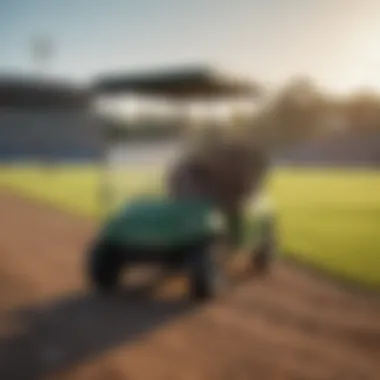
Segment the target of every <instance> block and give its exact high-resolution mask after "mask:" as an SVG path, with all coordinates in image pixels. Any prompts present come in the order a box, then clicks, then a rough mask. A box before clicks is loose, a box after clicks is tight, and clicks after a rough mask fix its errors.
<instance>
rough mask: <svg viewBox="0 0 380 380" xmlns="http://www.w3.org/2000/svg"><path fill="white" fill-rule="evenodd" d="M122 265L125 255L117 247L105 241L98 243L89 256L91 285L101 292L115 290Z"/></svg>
mask: <svg viewBox="0 0 380 380" xmlns="http://www.w3.org/2000/svg"><path fill="white" fill-rule="evenodd" d="M122 267H123V257H122V254H121V252H120V250H119V249H117V247H115V246H113V245H111V244H105V243H98V244H96V245H95V247H94V248H93V249H92V250H91V251H90V257H89V266H88V272H89V273H88V275H89V277H90V282H91V285H92V286H93V287H94V288H95V289H96V290H98V291H101V292H110V291H112V290H115V288H116V287H117V285H118V281H119V275H120V272H121V269H122Z"/></svg>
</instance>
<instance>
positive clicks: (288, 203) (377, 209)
mask: <svg viewBox="0 0 380 380" xmlns="http://www.w3.org/2000/svg"><path fill="white" fill-rule="evenodd" d="M159 177H160V172H159V171H156V170H151V171H149V170H146V169H145V170H141V169H138V168H133V169H132V168H129V169H123V178H125V181H124V183H123V186H121V187H120V189H119V190H120V191H124V192H125V193H126V194H128V196H132V195H134V194H139V193H140V192H141V191H145V190H146V189H148V188H152V187H153V186H157V184H158V178H159ZM100 178H101V177H100V174H99V170H98V169H97V168H96V167H93V166H76V167H60V168H58V169H55V170H54V169H53V170H52V171H47V170H43V169H39V168H37V167H33V166H29V167H27V166H19V167H18V166H14V167H6V166H4V167H0V186H5V187H8V188H11V189H12V190H14V191H17V192H19V193H21V194H24V195H27V196H29V197H34V198H36V199H39V200H43V201H46V202H51V203H54V204H55V205H58V206H59V207H62V208H63V209H66V210H70V211H72V212H75V213H79V214H81V215H86V216H90V217H94V218H96V217H99V215H100V211H101V210H100V205H99V197H98V196H99V179H100ZM115 178H118V179H117V181H119V179H120V173H118V174H116V175H115ZM268 191H269V193H270V194H271V195H272V196H273V199H274V201H275V203H276V206H277V209H278V218H279V232H280V241H281V246H282V249H283V251H284V252H288V254H291V255H292V256H293V257H296V258H298V259H300V260H302V261H305V262H308V263H310V264H313V265H315V266H316V267H318V268H321V269H323V270H326V271H328V272H330V273H333V274H335V275H336V276H338V277H343V278H346V279H349V280H351V281H354V282H359V283H361V284H365V285H372V286H376V287H377V286H380V172H376V171H369V170H334V169H331V170H330V169H328V170H325V169H323V170H322V169H278V170H276V171H275V172H274V173H273V175H272V178H271V179H270V181H269V183H268Z"/></svg>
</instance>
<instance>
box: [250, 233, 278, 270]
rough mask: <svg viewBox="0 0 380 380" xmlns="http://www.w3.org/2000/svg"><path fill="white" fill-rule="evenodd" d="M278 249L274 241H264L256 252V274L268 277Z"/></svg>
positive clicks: (254, 260)
mask: <svg viewBox="0 0 380 380" xmlns="http://www.w3.org/2000/svg"><path fill="white" fill-rule="evenodd" d="M276 252H277V248H276V243H275V241H274V239H268V240H266V241H264V242H263V243H262V244H261V245H260V246H259V247H258V249H257V250H256V252H255V254H254V257H253V266H254V271H255V273H256V274H259V275H266V274H268V273H269V272H270V269H271V267H272V263H273V259H274V257H275V256H276Z"/></svg>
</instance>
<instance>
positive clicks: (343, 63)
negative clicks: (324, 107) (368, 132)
mask: <svg viewBox="0 0 380 380" xmlns="http://www.w3.org/2000/svg"><path fill="white" fill-rule="evenodd" d="M379 21H380V0H134V1H132V0H0V74H1V73H4V72H5V73H8V72H19V71H23V72H27V73H28V72H35V71H36V70H38V69H39V68H38V66H37V64H36V61H35V60H33V55H32V48H31V47H32V46H33V43H32V41H35V40H36V39H37V38H38V37H39V36H48V37H49V39H50V40H51V41H52V45H53V50H52V54H51V57H50V59H49V61H47V62H46V70H48V72H49V73H50V75H58V76H63V77H67V78H72V79H75V80H79V81H88V80H90V79H91V78H92V77H93V76H94V75H97V74H99V73H104V72H111V71H113V70H117V71H120V70H135V69H139V68H149V67H156V66H158V67H163V66H165V65H175V64H181V63H197V64H198V63H206V64H212V65H216V66H217V67H220V68H226V69H228V70H230V71H233V72H237V73H241V74H242V75H244V76H247V77H249V78H252V79H254V80H257V81H259V82H261V83H264V84H268V85H273V86H279V85H281V84H283V83H284V82H286V81H287V80H288V79H290V78H291V77H294V76H308V77H310V78H312V79H313V80H315V81H316V82H317V83H318V84H319V85H320V86H323V87H326V88H328V89H330V90H332V91H337V92H346V91H349V90H352V89H355V88H357V87H369V86H370V87H374V88H375V89H379V90H380V22H379Z"/></svg>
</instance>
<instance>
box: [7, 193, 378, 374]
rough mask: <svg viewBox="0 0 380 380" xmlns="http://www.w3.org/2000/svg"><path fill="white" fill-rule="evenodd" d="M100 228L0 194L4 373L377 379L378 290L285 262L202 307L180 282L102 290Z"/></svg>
mask: <svg viewBox="0 0 380 380" xmlns="http://www.w3.org/2000/svg"><path fill="white" fill-rule="evenodd" d="M94 231H95V226H94V224H93V223H92V222H91V221H89V220H83V219H79V218H77V217H75V216H73V215H69V214H65V213H62V212H60V211H58V210H56V209H54V208H51V207H48V206H45V205H40V204H37V203H33V202H32V201H30V200H25V199H21V198H20V197H18V196H16V195H13V194H10V193H7V192H5V191H2V192H0V258H1V259H0V379H1V380H8V379H9V380H13V379H26V380H29V379H30V380H32V379H60V380H61V379H62V380H63V379H78V380H90V379H91V380H103V379H104V380H114V379H115V380H119V379H141V380H150V379H152V380H155V379H162V380H164V379H165V380H166V379H167V380H181V379H186V380H190V379H194V380H195V379H196V380H198V379H199V380H201V379H204V380H213V379H221V380H224V379H225V380H227V379H231V380H243V379H244V380H245V379H258V380H271V379H273V380H280V379H281V380H282V379H294V380H301V379H305V380H314V379H326V380H327V379H329V380H351V379H352V380H367V379H368V380H378V379H380V300H379V298H376V296H373V295H371V296H370V295H367V294H364V293H362V292H353V291H350V290H348V289H347V288H345V287H343V286H336V285H335V284H333V283H332V282H330V281H327V280H325V279H322V278H320V277H317V276H312V275H310V274H308V273H306V272H304V271H302V270H300V269H297V268H296V267H295V266H293V265H290V264H286V263H282V262H278V263H276V265H275V267H274V268H273V272H272V273H271V274H270V276H269V277H267V278H258V279H251V280H249V281H244V282H243V283H242V284H241V285H239V286H237V287H235V288H234V289H232V290H231V292H230V293H229V294H227V295H226V296H224V297H222V298H220V299H218V300H216V301H214V302H212V303H209V304H205V305H202V306H199V305H198V306H197V305H195V304H193V303H190V302H189V301H187V300H186V297H183V296H182V295H181V294H178V295H177V294H175V293H176V292H177V293H181V292H182V287H181V286H180V282H178V281H177V280H176V281H172V282H170V281H169V280H168V283H169V285H168V284H160V285H159V287H161V288H165V286H166V288H169V289H170V290H171V291H170V292H166V291H162V292H157V291H156V292H155V294H149V295H146V294H145V293H144V294H142V290H140V291H133V292H132V291H129V292H127V291H126V292H125V293H123V294H118V295H115V296H112V297H110V298H101V297H97V296H95V295H92V294H90V293H89V292H88V289H87V286H86V281H85V280H86V279H85V277H84V273H83V272H84V262H85V256H84V251H85V249H84V248H85V246H86V244H87V242H88V241H89V239H90V238H91V236H92V234H93V233H94ZM157 286H158V285H157ZM157 293H158V294H157Z"/></svg>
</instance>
